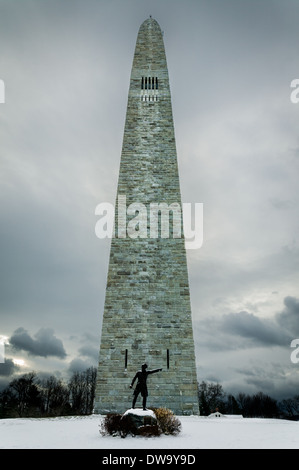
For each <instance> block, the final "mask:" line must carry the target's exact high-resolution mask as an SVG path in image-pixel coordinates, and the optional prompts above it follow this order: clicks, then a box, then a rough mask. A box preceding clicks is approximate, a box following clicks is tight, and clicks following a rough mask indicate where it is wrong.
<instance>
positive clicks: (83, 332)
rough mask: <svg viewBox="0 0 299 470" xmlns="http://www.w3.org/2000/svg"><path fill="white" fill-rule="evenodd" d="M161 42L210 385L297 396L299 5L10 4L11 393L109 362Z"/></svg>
mask: <svg viewBox="0 0 299 470" xmlns="http://www.w3.org/2000/svg"><path fill="white" fill-rule="evenodd" d="M149 15H152V16H153V17H154V18H155V19H156V20H157V21H158V23H159V24H160V26H161V28H162V30H163V31H164V42H165V47H166V55H167V61H168V69H169V75H170V86H171V93H172V105H173V114H174V124H175V132H176V143H177V152H178V163H179V170H180V182H181V191H182V200H183V202H192V203H195V202H201V203H203V207H204V241H203V245H202V247H201V248H200V249H198V250H188V253H187V257H188V269H189V278H190V289H191V301H192V313H193V323H194V335H195V344H196V356H197V366H198V380H199V382H201V381H202V380H206V381H218V382H220V383H221V384H222V385H223V388H224V390H225V391H227V392H232V393H238V392H245V393H254V392H257V391H262V392H264V393H268V394H270V395H271V396H273V397H275V398H283V397H284V398H286V397H291V396H293V395H295V394H298V385H299V363H298V364H293V363H292V362H291V360H290V355H291V352H292V349H291V348H290V343H291V341H292V340H293V339H295V338H299V290H298V286H299V283H298V280H299V279H298V267H299V246H298V239H299V221H298V202H299V192H298V176H299V174H298V173H299V171H298V170H299V135H298V120H299V103H298V104H294V103H292V102H291V100H290V94H291V91H292V89H291V88H290V83H291V81H292V80H293V79H295V78H299V57H298V48H299V28H298V20H299V2H298V1H297V0H279V1H278V0H263V1H261V0H184V1H182V0H179V1H178V0H159V1H156V0H151V1H150V2H149V1H143V0H84V1H83V0H13V1H12V0H0V79H1V80H3V81H4V83H5V103H4V104H0V181H1V188H0V196H1V197H0V215H1V227H0V247H1V282H0V315H1V317H0V318H1V323H0V335H2V336H3V337H5V338H6V345H5V363H4V364H0V385H2V386H3V385H5V384H7V383H8V382H9V381H10V380H11V379H12V377H14V376H16V374H23V373H25V372H29V371H32V370H35V371H36V372H39V373H41V374H43V373H50V374H55V375H57V376H59V375H60V376H61V377H68V375H69V374H70V373H71V372H72V371H73V370H78V369H79V370H81V369H85V368H86V367H88V366H91V365H96V364H97V358H98V350H99V344H100V328H101V316H102V312H103V305H104V294H105V286H106V275H107V267H108V257H109V247H110V242H109V241H107V240H106V241H103V240H100V239H98V238H97V237H96V235H95V230H94V228H95V223H96V221H97V217H96V216H95V207H96V206H97V205H98V204H99V203H101V202H111V203H114V199H115V196H116V187H117V178H118V171H119V163H120V154H121V146H122V137H123V129H124V121H125V113H126V104H127V96H128V89H129V78H130V72H131V65H132V60H133V54H134V48H135V42H136V38H137V33H138V29H139V27H140V25H141V23H142V22H143V21H144V20H145V19H146V18H147V17H148V16H149Z"/></svg>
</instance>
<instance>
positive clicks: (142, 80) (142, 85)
mask: <svg viewBox="0 0 299 470" xmlns="http://www.w3.org/2000/svg"><path fill="white" fill-rule="evenodd" d="M143 87H144V78H143V77H142V79H141V90H143Z"/></svg>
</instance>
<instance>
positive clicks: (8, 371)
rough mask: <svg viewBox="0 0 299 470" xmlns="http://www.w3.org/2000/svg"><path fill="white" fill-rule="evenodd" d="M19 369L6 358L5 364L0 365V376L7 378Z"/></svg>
mask: <svg viewBox="0 0 299 470" xmlns="http://www.w3.org/2000/svg"><path fill="white" fill-rule="evenodd" d="M19 369H20V368H19V366H17V365H16V364H15V363H14V362H13V360H12V359H9V358H7V359H5V362H3V363H1V364H0V376H4V377H8V376H10V375H13V374H14V373H15V372H17V371H18V370H19Z"/></svg>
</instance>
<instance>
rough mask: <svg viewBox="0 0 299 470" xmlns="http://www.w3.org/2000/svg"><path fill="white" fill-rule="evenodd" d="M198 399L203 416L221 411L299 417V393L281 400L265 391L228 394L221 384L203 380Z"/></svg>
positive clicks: (247, 415)
mask: <svg viewBox="0 0 299 470" xmlns="http://www.w3.org/2000/svg"><path fill="white" fill-rule="evenodd" d="M198 400H199V410H200V414H201V415H203V416H208V415H209V414H211V413H213V412H215V411H219V412H220V413H222V414H231V415H242V416H243V417H244V418H257V417H259V418H285V419H299V395H296V396H294V397H293V398H287V399H284V400H281V401H277V400H275V399H274V398H272V397H270V396H269V395H267V394H265V393H263V392H258V393H254V394H252V395H249V394H246V393H238V394H237V395H236V396H234V395H231V394H226V393H225V392H224V390H223V387H222V385H221V384H218V383H208V382H205V381H203V382H201V383H200V384H198Z"/></svg>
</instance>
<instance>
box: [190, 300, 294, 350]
mask: <svg viewBox="0 0 299 470" xmlns="http://www.w3.org/2000/svg"><path fill="white" fill-rule="evenodd" d="M284 305H285V307H284V309H283V310H282V311H281V312H278V313H277V314H275V315H273V317H272V318H262V317H258V316H257V315H255V314H253V313H249V312H247V311H241V312H236V313H228V314H225V315H223V316H222V317H221V318H208V319H205V320H203V321H202V322H198V324H197V330H198V336H199V337H201V339H200V343H201V344H202V345H203V346H205V347H207V348H211V349H215V348H216V349H217V350H219V351H225V350H226V351H229V350H240V349H246V348H253V347H260V346H262V347H272V346H281V347H289V346H290V341H291V340H292V339H294V338H297V337H299V300H298V299H296V298H295V297H291V296H288V297H285V299H284Z"/></svg>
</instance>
